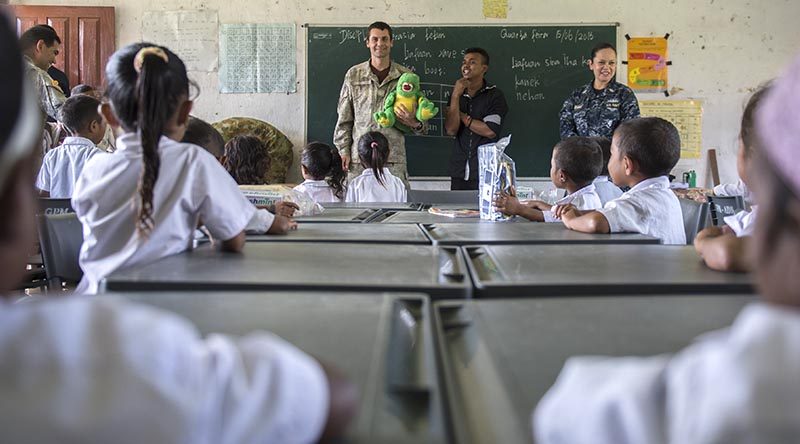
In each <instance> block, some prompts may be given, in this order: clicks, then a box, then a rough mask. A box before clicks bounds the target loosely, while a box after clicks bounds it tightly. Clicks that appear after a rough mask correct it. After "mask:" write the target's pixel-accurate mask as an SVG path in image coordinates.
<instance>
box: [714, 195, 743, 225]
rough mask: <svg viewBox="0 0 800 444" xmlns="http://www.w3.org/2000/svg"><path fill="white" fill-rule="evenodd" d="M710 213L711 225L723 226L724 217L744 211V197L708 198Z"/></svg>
mask: <svg viewBox="0 0 800 444" xmlns="http://www.w3.org/2000/svg"><path fill="white" fill-rule="evenodd" d="M708 203H709V205H710V208H709V210H710V211H711V223H713V224H714V225H715V226H720V225H724V224H725V221H724V220H723V219H724V218H725V217H726V216H733V215H734V214H736V213H738V212H740V211H742V210H744V197H742V196H708Z"/></svg>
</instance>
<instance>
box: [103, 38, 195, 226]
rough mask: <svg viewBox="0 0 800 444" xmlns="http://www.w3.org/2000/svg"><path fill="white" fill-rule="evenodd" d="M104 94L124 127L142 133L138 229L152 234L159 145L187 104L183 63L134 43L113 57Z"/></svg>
mask: <svg viewBox="0 0 800 444" xmlns="http://www.w3.org/2000/svg"><path fill="white" fill-rule="evenodd" d="M106 79H107V82H108V88H107V90H106V94H107V95H108V98H109V100H110V102H111V106H112V107H113V109H114V114H115V115H116V116H117V118H118V120H119V122H120V124H121V125H122V128H123V129H124V130H125V131H127V132H137V131H138V132H139V134H140V135H141V143H142V158H143V163H144V167H143V168H142V175H141V177H140V179H139V197H140V198H141V205H140V207H139V214H138V216H137V224H136V230H137V231H138V233H139V234H140V235H142V236H145V237H146V236H148V235H149V234H150V232H151V231H152V229H153V224H154V222H153V189H154V188H155V184H156V180H158V171H159V167H160V166H161V165H160V163H161V161H160V158H159V156H158V142H159V140H160V139H161V136H162V135H163V134H164V127H165V126H166V124H167V121H168V120H169V119H170V118H171V117H172V116H173V114H174V113H175V112H176V111H177V109H178V106H179V105H180V103H181V101H182V100H188V96H189V78H188V77H187V76H186V66H185V65H184V64H183V61H181V59H180V58H179V57H178V56H177V55H175V53H173V52H172V51H170V50H169V49H167V48H165V47H163V46H157V45H154V44H152V43H144V42H142V43H134V44H131V45H128V46H126V47H124V48H122V49H120V50H119V51H117V52H115V53H114V54H113V55H112V56H111V59H109V61H108V64H107V65H106Z"/></svg>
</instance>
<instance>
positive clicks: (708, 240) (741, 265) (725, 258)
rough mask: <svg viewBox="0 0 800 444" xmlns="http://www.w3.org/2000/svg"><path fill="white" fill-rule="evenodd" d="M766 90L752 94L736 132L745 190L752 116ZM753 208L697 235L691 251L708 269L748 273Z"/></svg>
mask: <svg viewBox="0 0 800 444" xmlns="http://www.w3.org/2000/svg"><path fill="white" fill-rule="evenodd" d="M767 91H769V86H764V87H762V88H761V89H759V90H758V91H756V92H755V93H754V94H753V96H752V97H750V100H749V101H748V102H747V106H746V107H745V109H744V113H743V114H742V126H741V130H740V131H739V152H738V154H737V156H736V168H737V170H738V173H739V177H741V178H742V180H743V181H744V183H745V185H746V186H747V188H750V187H749V183H750V177H749V176H750V173H751V169H752V167H753V165H752V164H753V157H754V156H755V155H756V153H755V152H754V150H757V149H758V141H757V138H758V137H757V135H756V131H755V114H756V112H757V109H758V107H759V103H760V102H761V99H762V97H764V96H765V95H766V93H767ZM756 208H757V206H756V205H753V206H752V207H751V210H750V211H747V210H744V211H740V212H738V213H736V214H734V215H733V216H727V217H725V219H724V221H725V225H724V226H722V227H708V228H706V229H704V230H703V231H701V232H699V233H697V237H695V239H694V248H695V250H697V253H698V254H699V255H700V256H701V257H702V258H703V261H704V262H705V263H706V265H708V267H709V268H712V269H714V270H719V271H740V272H743V271H750V269H751V268H752V267H751V265H750V260H749V257H748V255H747V254H746V251H747V247H748V244H749V243H750V241H749V237H750V236H751V235H752V234H753V229H754V227H755V219H756Z"/></svg>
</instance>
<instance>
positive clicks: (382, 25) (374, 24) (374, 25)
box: [366, 22, 394, 40]
mask: <svg viewBox="0 0 800 444" xmlns="http://www.w3.org/2000/svg"><path fill="white" fill-rule="evenodd" d="M373 29H380V30H381V31H389V40H394V37H392V27H391V26H389V24H388V23H386V22H372V24H370V25H369V27H368V28H367V36H366V39H367V40H369V32H370V31H372V30H373Z"/></svg>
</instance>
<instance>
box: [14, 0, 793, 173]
mask: <svg viewBox="0 0 800 444" xmlns="http://www.w3.org/2000/svg"><path fill="white" fill-rule="evenodd" d="M10 3H11V4H46V5H71V6H114V7H116V21H117V46H118V47H119V46H122V45H125V44H128V43H131V42H134V41H137V40H140V39H141V23H140V21H141V16H142V13H143V12H145V11H151V10H165V11H166V10H170V11H171V10H180V9H186V10H190V9H216V10H218V11H219V20H220V23H287V22H294V23H295V24H296V25H297V47H298V50H297V72H298V81H299V85H298V89H297V93H296V94H289V95H287V94H252V95H242V94H235V95H233V94H219V93H218V92H217V74H216V73H197V72H190V76H191V77H192V78H193V79H194V80H196V81H197V82H198V83H199V84H200V87H201V88H202V93H201V95H200V98H199V99H198V101H197V105H196V114H197V115H198V116H199V117H201V118H204V119H206V120H209V121H214V120H219V119H221V118H224V117H229V116H252V117H256V118H259V119H262V120H266V121H268V122H270V123H272V124H273V125H275V126H277V127H278V128H279V129H281V130H282V131H283V132H284V133H285V134H286V135H287V136H288V137H289V138H290V139H291V140H292V142H293V143H294V144H295V148H296V150H299V149H301V148H302V146H303V144H304V142H305V141H304V131H305V130H304V128H305V126H304V118H305V97H304V94H305V88H304V84H305V54H304V47H305V44H304V41H305V32H304V31H303V29H302V28H300V25H302V24H303V23H320V24H321V23H325V24H353V23H370V22H372V21H374V20H385V21H387V22H389V23H390V24H406V23H407V24H429V23H431V24H433V23H476V24H481V23H494V24H496V23H515V24H526V23H576V22H590V23H596V22H619V23H620V28H619V34H618V35H619V39H620V41H619V42H618V46H619V47H620V53H621V54H623V53H624V48H625V46H624V38H623V37H622V36H624V35H625V34H630V35H631V36H651V35H655V36H660V35H663V34H665V33H667V32H668V33H670V35H671V36H670V39H669V44H670V59H671V60H672V61H673V65H672V67H671V70H670V73H669V76H670V84H671V87H672V92H673V94H672V96H671V97H672V98H675V99H686V98H695V99H702V100H704V102H705V105H704V113H703V146H704V148H711V147H714V148H717V150H718V155H719V166H720V174H721V176H722V180H723V181H733V180H735V179H736V166H735V163H736V147H737V145H736V143H737V142H736V134H737V131H738V127H739V119H740V116H741V110H742V107H743V105H744V102H745V100H746V98H747V96H748V94H749V93H750V92H751V91H752V90H753V89H754V88H755V87H756V86H758V85H759V84H760V83H762V82H763V81H765V80H767V79H770V78H772V77H774V76H776V75H778V74H779V73H780V71H781V69H782V67H783V66H785V65H786V64H787V63H788V61H789V59H790V58H791V57H792V56H793V55H794V54H796V53H797V52H798V51H800V31H798V24H797V19H798V18H800V1H799V0H761V1H756V0H702V1H701V0H639V1H638V2H631V1H620V0H616V1H613V0H607V1H596V0H591V1H587V0H563V1H559V2H554V1H543V0H509V14H508V16H509V18H508V19H507V20H503V21H501V20H488V19H484V18H483V15H482V1H481V0H463V1H460V2H454V1H452V0H393V1H390V0H383V1H375V0H371V1H370V0H346V1H344V0H303V1H300V0H267V1H259V2H255V1H250V0H94V1H92V0H41V1H40V0H34V1H19V0H12V1H11V2H10ZM464 44H465V45H469V42H464ZM367 56H368V53H367V50H366V48H365V50H364V57H365V59H366V58H367ZM620 67H621V75H620V80H621V81H624V79H625V74H626V69H625V67H624V66H620ZM343 74H344V73H338V72H336V73H331V75H333V76H337V77H340V76H342V75H343ZM500 87H501V88H502V85H500ZM657 98H663V95H653V94H649V95H647V94H642V95H640V96H639V99H640V100H642V99H657ZM512 112H513V110H512ZM705 157H706V156H705V152H704V154H703V159H701V160H691V161H689V160H684V161H681V163H679V165H678V167H677V168H676V173H677V175H678V176H680V173H681V172H682V171H684V170H686V169H689V168H694V169H695V170H697V171H698V174H699V178H698V184H700V185H703V184H709V183H710V174H708V171H707V168H708V167H707V161H706V158H705ZM298 164H299V163H298V161H297V156H296V155H295V165H298ZM289 179H292V180H299V173H298V172H297V171H295V172H294V174H293V175H292V176H290V178H289Z"/></svg>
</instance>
